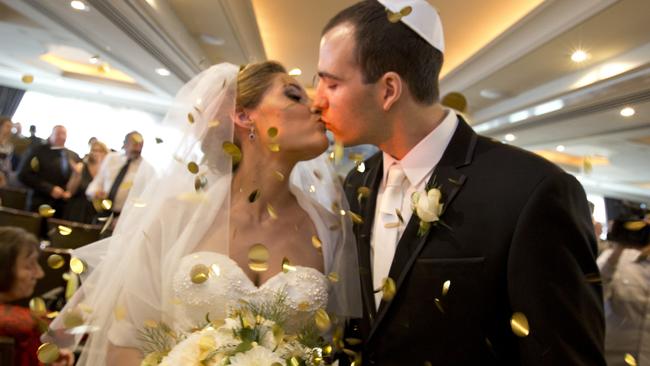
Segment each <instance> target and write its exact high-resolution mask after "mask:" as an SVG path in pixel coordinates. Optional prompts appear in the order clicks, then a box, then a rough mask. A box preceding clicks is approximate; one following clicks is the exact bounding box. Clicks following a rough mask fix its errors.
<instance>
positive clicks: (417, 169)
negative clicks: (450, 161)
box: [370, 110, 458, 307]
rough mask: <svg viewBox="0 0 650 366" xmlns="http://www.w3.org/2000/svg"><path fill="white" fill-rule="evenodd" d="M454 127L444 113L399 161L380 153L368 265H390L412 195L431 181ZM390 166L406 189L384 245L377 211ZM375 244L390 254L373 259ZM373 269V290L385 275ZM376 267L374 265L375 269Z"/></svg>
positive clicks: (382, 225) (452, 118)
mask: <svg viewBox="0 0 650 366" xmlns="http://www.w3.org/2000/svg"><path fill="white" fill-rule="evenodd" d="M457 126H458V117H457V116H456V113H454V112H453V111H451V110H447V114H446V116H445V118H444V119H443V121H442V122H441V123H440V125H438V126H437V127H436V128H435V129H434V130H433V131H431V132H430V133H429V134H428V135H427V136H426V137H424V138H423V139H422V140H421V141H420V142H419V143H418V144H417V145H415V147H413V148H412V149H411V151H409V152H408V153H407V154H406V156H404V158H403V159H402V160H397V159H395V158H393V157H392V156H390V155H388V154H386V153H383V164H384V166H383V169H384V174H383V178H382V181H381V184H380V186H379V192H377V205H376V208H375V219H374V222H373V229H372V236H371V238H370V246H371V248H372V249H371V251H372V252H371V254H370V256H371V263H376V262H375V260H381V261H382V262H386V261H388V263H392V261H393V258H394V257H395V250H396V249H397V242H399V238H401V236H402V234H403V233H404V229H405V228H406V225H407V224H408V222H409V220H410V219H411V215H412V211H413V210H412V208H411V196H412V195H413V193H415V192H418V191H424V188H425V186H426V184H427V182H428V181H429V178H431V174H432V173H433V169H434V168H435V167H436V165H438V162H439V161H440V159H441V158H442V155H443V153H444V152H445V150H446V149H447V145H449V141H451V138H452V136H453V135H454V132H455V131H456V127H457ZM393 164H400V165H401V167H402V169H403V170H404V173H405V175H406V180H407V181H406V183H404V187H408V188H407V189H406V192H405V194H404V196H403V199H402V208H401V210H400V211H401V215H402V218H403V219H404V221H403V223H402V224H400V225H399V227H396V228H391V230H398V235H397V242H395V243H394V244H390V243H384V242H382V240H381V238H383V237H385V235H382V234H384V230H387V229H386V227H385V225H386V224H389V223H385V222H382V217H383V216H382V215H381V213H380V212H379V208H380V206H381V200H382V196H383V194H384V191H385V190H386V177H387V175H388V169H389V168H390V166H391V165H393ZM376 245H392V247H391V248H389V250H388V251H386V250H382V251H381V252H382V253H386V252H388V253H392V255H388V256H386V255H384V256H385V258H374V252H375V247H376ZM374 267H375V266H373V285H374V286H375V289H377V288H378V287H380V286H381V281H382V280H383V279H384V278H386V277H388V273H378V271H377V269H376V268H374ZM377 267H378V266H377ZM382 267H384V268H388V269H390V265H387V266H382ZM380 298H381V293H378V294H377V296H376V298H375V299H376V304H375V305H376V306H377V307H379V299H380Z"/></svg>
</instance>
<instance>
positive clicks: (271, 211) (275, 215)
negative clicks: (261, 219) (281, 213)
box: [266, 203, 278, 220]
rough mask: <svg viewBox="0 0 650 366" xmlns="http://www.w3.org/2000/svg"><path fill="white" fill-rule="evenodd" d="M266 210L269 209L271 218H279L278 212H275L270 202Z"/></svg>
mask: <svg viewBox="0 0 650 366" xmlns="http://www.w3.org/2000/svg"><path fill="white" fill-rule="evenodd" d="M266 211H268V213H269V216H271V218H272V219H273V220H277V219H278V213H277V212H275V209H274V208H273V206H271V204H270V203H267V204H266Z"/></svg>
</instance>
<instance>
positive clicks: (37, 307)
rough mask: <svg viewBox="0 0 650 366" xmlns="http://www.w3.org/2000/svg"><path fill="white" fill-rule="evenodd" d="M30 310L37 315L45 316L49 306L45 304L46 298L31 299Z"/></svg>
mask: <svg viewBox="0 0 650 366" xmlns="http://www.w3.org/2000/svg"><path fill="white" fill-rule="evenodd" d="M29 311H31V312H32V314H34V315H36V316H43V315H45V314H46V313H47V307H46V306H45V300H43V299H42V298H40V297H33V298H32V299H31V300H29Z"/></svg>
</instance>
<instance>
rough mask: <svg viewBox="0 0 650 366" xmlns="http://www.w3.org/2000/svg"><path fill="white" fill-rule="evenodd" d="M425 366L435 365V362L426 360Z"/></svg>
mask: <svg viewBox="0 0 650 366" xmlns="http://www.w3.org/2000/svg"><path fill="white" fill-rule="evenodd" d="M424 366H433V364H432V363H431V362H430V361H424Z"/></svg>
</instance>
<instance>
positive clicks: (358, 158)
mask: <svg viewBox="0 0 650 366" xmlns="http://www.w3.org/2000/svg"><path fill="white" fill-rule="evenodd" d="M348 159H350V160H352V161H354V162H355V163H360V162H362V161H363V160H364V159H365V157H364V156H363V154H361V153H350V154H349V155H348Z"/></svg>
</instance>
